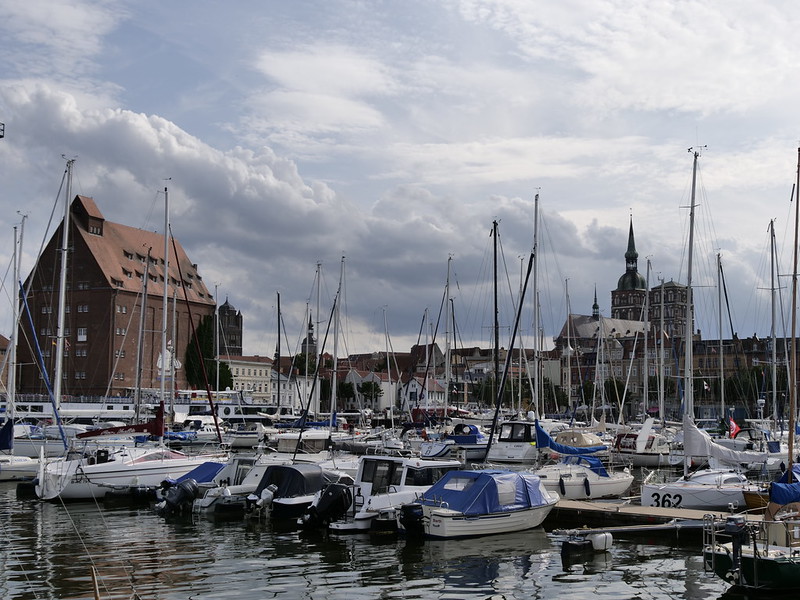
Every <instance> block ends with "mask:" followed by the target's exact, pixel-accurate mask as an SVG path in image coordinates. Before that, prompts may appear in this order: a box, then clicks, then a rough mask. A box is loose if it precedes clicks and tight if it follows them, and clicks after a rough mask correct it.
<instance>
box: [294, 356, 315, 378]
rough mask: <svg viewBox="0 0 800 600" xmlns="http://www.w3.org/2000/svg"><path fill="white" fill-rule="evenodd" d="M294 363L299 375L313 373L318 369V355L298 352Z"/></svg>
mask: <svg viewBox="0 0 800 600" xmlns="http://www.w3.org/2000/svg"><path fill="white" fill-rule="evenodd" d="M292 364H293V366H294V368H295V369H297V373H298V374H299V375H313V374H314V373H315V372H316V371H317V357H316V355H314V354H312V355H310V356H309V355H308V354H306V353H305V352H301V353H300V354H296V355H295V357H294V362H293V363H292Z"/></svg>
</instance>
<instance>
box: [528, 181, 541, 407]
mask: <svg viewBox="0 0 800 600" xmlns="http://www.w3.org/2000/svg"><path fill="white" fill-rule="evenodd" d="M538 238H539V192H536V196H534V199H533V323H532V325H531V326H532V328H533V389H532V392H533V402H534V405H533V406H534V410H535V412H536V416H537V417H541V415H542V414H544V413H543V412H542V410H543V408H544V407H543V406H542V403H541V399H540V394H539V268H538V267H539V247H538Z"/></svg>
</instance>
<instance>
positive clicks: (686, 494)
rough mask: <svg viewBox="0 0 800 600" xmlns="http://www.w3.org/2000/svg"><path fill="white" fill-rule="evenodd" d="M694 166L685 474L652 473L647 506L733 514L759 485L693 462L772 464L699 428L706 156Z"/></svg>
mask: <svg viewBox="0 0 800 600" xmlns="http://www.w3.org/2000/svg"><path fill="white" fill-rule="evenodd" d="M689 151H690V152H692V155H693V162H692V193H691V202H690V206H689V251H688V259H687V283H686V306H687V311H688V312H687V317H686V328H685V334H684V346H685V348H684V352H685V355H684V416H683V435H684V466H683V469H684V474H683V477H681V478H679V479H677V480H675V481H659V475H661V474H662V473H663V472H662V471H652V472H650V473H649V474H648V475H647V476H646V477H645V480H644V481H643V482H642V488H641V493H642V496H641V504H642V506H660V507H671V508H696V509H708V510H714V509H723V510H724V509H730V508H738V507H742V508H744V506H745V501H744V494H743V492H744V491H745V490H756V489H758V486H757V485H756V484H754V483H751V482H750V481H749V480H748V479H747V477H746V476H745V475H744V474H743V473H741V472H740V470H739V469H734V468H724V467H716V468H709V469H700V470H696V471H693V472H692V471H690V470H689V468H690V465H691V459H692V457H693V456H694V457H702V458H703V459H704V460H705V459H706V458H708V457H709V456H714V457H716V458H717V459H718V460H720V461H722V462H723V463H725V464H731V463H736V462H745V463H748V464H752V463H755V462H759V461H766V456H765V455H760V454H759V453H752V452H750V453H745V452H742V453H737V452H736V451H734V450H730V449H727V448H723V447H722V446H720V445H719V444H717V443H715V442H714V441H712V440H711V439H710V437H709V436H708V434H706V433H705V432H703V431H701V430H700V429H698V427H697V426H696V425H695V423H694V380H693V376H694V369H693V354H692V351H693V348H692V338H693V331H694V318H693V299H692V251H693V243H694V209H695V190H696V183H697V160H698V158H699V156H700V152H699V150H697V149H693V148H690V149H689Z"/></svg>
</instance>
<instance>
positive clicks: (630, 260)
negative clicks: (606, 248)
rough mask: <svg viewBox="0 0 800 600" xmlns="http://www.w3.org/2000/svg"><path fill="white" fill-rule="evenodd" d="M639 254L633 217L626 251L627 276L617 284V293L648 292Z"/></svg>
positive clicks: (621, 278)
mask: <svg viewBox="0 0 800 600" xmlns="http://www.w3.org/2000/svg"><path fill="white" fill-rule="evenodd" d="M638 262H639V253H638V252H637V251H636V241H635V240H634V237H633V217H631V222H630V228H629V230H628V249H627V250H626V251H625V274H624V275H623V276H622V277H620V278H619V282H617V291H623V290H646V289H647V282H646V281H645V280H644V277H642V275H641V274H640V273H639V271H638Z"/></svg>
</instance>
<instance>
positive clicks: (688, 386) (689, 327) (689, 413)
mask: <svg viewBox="0 0 800 600" xmlns="http://www.w3.org/2000/svg"><path fill="white" fill-rule="evenodd" d="M689 152H691V153H692V155H693V157H694V158H693V161H692V197H691V201H690V202H689V252H688V259H687V269H686V323H685V329H684V340H683V344H684V358H683V400H684V407H683V411H684V412H683V420H684V423H685V422H686V421H687V420H691V421H694V380H693V374H694V369H693V367H694V365H693V363H692V360H693V353H692V351H693V348H692V332H693V331H694V303H693V301H692V249H693V246H694V208H695V203H694V199H695V191H696V187H697V158H698V157H699V156H700V151H699V150H694V149H692V148H689ZM690 462H691V460H690V458H689V457H688V456H686V457H684V461H683V474H684V475H686V474H688V472H689V464H690Z"/></svg>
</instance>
